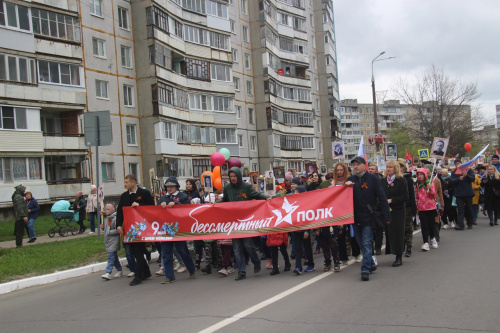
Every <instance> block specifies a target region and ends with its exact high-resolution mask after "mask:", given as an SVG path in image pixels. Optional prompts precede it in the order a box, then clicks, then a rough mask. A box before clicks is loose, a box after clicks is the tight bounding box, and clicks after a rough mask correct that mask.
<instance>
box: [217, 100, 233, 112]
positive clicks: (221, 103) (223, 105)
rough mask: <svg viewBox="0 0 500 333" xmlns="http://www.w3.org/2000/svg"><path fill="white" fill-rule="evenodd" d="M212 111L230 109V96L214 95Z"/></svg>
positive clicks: (231, 102) (231, 103)
mask: <svg viewBox="0 0 500 333" xmlns="http://www.w3.org/2000/svg"><path fill="white" fill-rule="evenodd" d="M213 101H214V111H225V112H228V111H232V110H233V99H232V98H231V97H222V96H214V97H213Z"/></svg>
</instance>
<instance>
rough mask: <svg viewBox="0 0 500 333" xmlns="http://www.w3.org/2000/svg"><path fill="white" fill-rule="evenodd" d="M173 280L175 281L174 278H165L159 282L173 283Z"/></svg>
mask: <svg viewBox="0 0 500 333" xmlns="http://www.w3.org/2000/svg"><path fill="white" fill-rule="evenodd" d="M174 281H175V279H169V278H166V279H165V280H163V281H161V284H169V283H173V282H174Z"/></svg>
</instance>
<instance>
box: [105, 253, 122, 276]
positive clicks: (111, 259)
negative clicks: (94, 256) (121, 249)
mask: <svg viewBox="0 0 500 333" xmlns="http://www.w3.org/2000/svg"><path fill="white" fill-rule="evenodd" d="M113 266H114V267H115V268H116V270H117V271H118V272H120V271H121V270H122V264H120V260H118V253H117V252H108V265H107V266H106V273H111V272H112V271H113Z"/></svg>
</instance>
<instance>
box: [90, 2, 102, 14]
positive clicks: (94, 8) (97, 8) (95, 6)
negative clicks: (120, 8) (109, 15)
mask: <svg viewBox="0 0 500 333" xmlns="http://www.w3.org/2000/svg"><path fill="white" fill-rule="evenodd" d="M89 7H90V14H92V15H95V16H99V17H102V0H89Z"/></svg>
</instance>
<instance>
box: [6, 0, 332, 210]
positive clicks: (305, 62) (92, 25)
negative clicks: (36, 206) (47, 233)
mask: <svg viewBox="0 0 500 333" xmlns="http://www.w3.org/2000/svg"><path fill="white" fill-rule="evenodd" d="M0 33H1V34H2V38H0V107H1V108H2V109H1V110H2V118H0V119H1V120H2V122H1V125H0V136H2V140H1V141H0V153H1V155H2V159H1V163H0V166H1V168H0V186H2V187H8V188H12V187H13V185H14V184H17V183H20V182H22V183H23V184H26V185H28V186H29V187H30V188H31V189H32V191H33V192H34V194H35V197H37V199H41V201H42V202H43V201H44V200H45V201H47V202H51V201H52V202H53V201H54V200H56V199H59V198H69V197H71V196H73V195H74V193H75V192H76V191H77V190H83V191H84V193H88V188H89V183H90V182H92V183H95V182H96V179H97V177H99V180H100V183H101V184H103V186H104V192H105V195H117V194H120V193H121V192H122V190H123V182H122V180H123V177H124V176H125V175H126V174H129V173H133V174H136V175H137V176H138V178H139V179H140V182H141V183H142V182H144V184H145V186H148V185H149V180H148V178H149V177H148V176H147V175H148V172H149V170H150V169H153V170H155V173H156V175H158V176H160V177H161V178H165V177H168V176H172V175H173V176H177V177H179V178H180V181H181V184H183V180H184V179H187V178H190V177H199V175H200V174H201V173H202V172H203V171H205V170H210V169H211V168H212V165H211V163H210V155H211V154H212V153H214V152H216V151H218V150H219V149H220V148H223V147H224V148H228V149H229V150H230V152H231V155H232V156H234V157H238V158H239V159H240V160H241V161H242V163H243V164H244V165H246V166H250V168H251V169H252V170H256V171H257V170H258V171H261V173H263V172H264V171H265V170H269V169H270V168H271V166H273V165H274V166H276V165H284V166H285V168H286V169H288V168H293V169H297V170H298V171H301V170H303V167H304V163H305V162H308V161H315V162H316V163H317V164H318V166H319V165H327V166H328V167H331V166H332V164H333V161H332V159H331V156H332V151H331V150H332V149H331V142H332V141H337V140H339V139H340V121H339V118H340V114H339V112H340V110H339V103H338V80H337V63H336V48H335V30H334V24H333V5H332V2H331V1H330V0H322V1H310V0H259V1H249V0H230V1H224V0H156V1H151V0H145V1H139V0H130V1H127V0H112V1H103V0H85V1H77V0H57V1H55V0H32V1H21V0H9V1H5V0H0ZM102 110H109V111H110V114H111V121H112V138H113V140H112V144H111V146H106V147H100V148H99V161H100V162H101V163H100V170H99V172H97V171H96V169H95V166H94V163H95V151H94V147H90V148H88V147H86V146H85V143H84V140H83V113H84V112H92V111H102ZM11 193H12V192H11V191H2V194H1V195H2V197H1V198H0V203H1V205H4V206H6V205H9V204H10V195H11Z"/></svg>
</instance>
